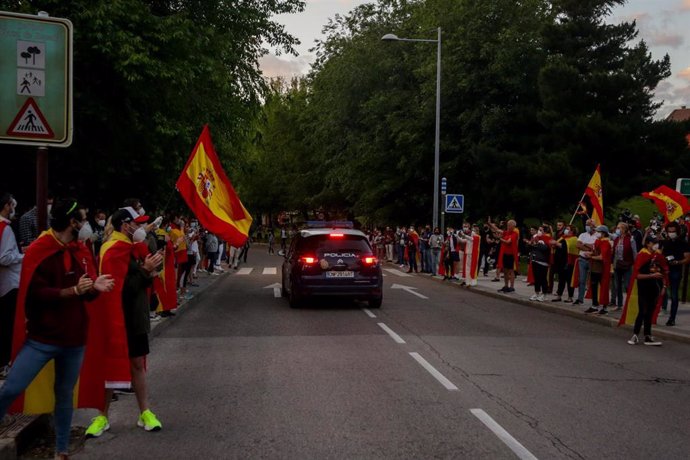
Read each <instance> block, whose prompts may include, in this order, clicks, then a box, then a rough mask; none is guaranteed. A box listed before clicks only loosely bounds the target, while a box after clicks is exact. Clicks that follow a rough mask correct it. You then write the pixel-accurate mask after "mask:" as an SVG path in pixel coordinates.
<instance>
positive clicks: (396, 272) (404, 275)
mask: <svg viewBox="0 0 690 460" xmlns="http://www.w3.org/2000/svg"><path fill="white" fill-rule="evenodd" d="M384 270H386V271H387V272H388V273H392V274H394V275H398V276H402V277H410V276H412V275H408V274H407V273H405V272H401V271H400V270H396V269H395V268H384Z"/></svg>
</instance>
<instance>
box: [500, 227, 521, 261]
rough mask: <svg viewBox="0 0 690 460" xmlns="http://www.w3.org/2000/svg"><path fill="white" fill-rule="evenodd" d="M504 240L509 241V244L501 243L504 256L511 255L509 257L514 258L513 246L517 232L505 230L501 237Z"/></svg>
mask: <svg viewBox="0 0 690 460" xmlns="http://www.w3.org/2000/svg"><path fill="white" fill-rule="evenodd" d="M501 238H502V239H504V240H508V242H507V243H506V242H503V241H501V245H502V246H503V254H504V255H509V256H511V255H512V256H514V255H515V253H514V252H513V244H514V240H515V238H517V233H515V230H505V231H504V232H503V235H502V236H501Z"/></svg>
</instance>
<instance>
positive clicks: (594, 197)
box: [585, 165, 604, 225]
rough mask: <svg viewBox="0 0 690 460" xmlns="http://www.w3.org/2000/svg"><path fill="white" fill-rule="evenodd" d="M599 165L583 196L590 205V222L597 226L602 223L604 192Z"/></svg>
mask: <svg viewBox="0 0 690 460" xmlns="http://www.w3.org/2000/svg"><path fill="white" fill-rule="evenodd" d="M600 168H601V165H597V169H596V170H595V171H594V174H593V175H592V178H591V179H590V181H589V184H587V188H586V189H585V195H587V196H588V197H589V201H590V203H591V204H592V220H593V221H594V223H595V224H597V225H602V224H603V223H604V190H603V188H602V187H601V169H600Z"/></svg>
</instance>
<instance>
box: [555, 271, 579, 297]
mask: <svg viewBox="0 0 690 460" xmlns="http://www.w3.org/2000/svg"><path fill="white" fill-rule="evenodd" d="M574 268H575V267H574V266H573V265H568V266H566V267H564V268H562V269H561V270H559V271H558V290H557V291H556V294H557V295H558V297H560V296H562V295H563V291H565V287H566V286H568V298H570V299H572V298H573V295H574V294H575V288H574V287H573V286H571V285H570V282H571V279H572V276H573V269H574Z"/></svg>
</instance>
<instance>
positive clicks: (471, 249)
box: [459, 226, 481, 286]
mask: <svg viewBox="0 0 690 460" xmlns="http://www.w3.org/2000/svg"><path fill="white" fill-rule="evenodd" d="M464 229H467V230H466V231H467V233H465V231H463V234H462V235H459V238H460V240H461V241H462V242H464V243H465V257H464V259H463V262H464V263H463V267H462V284H463V285H469V286H476V285H477V273H478V271H479V243H480V242H481V237H480V236H479V227H477V226H473V227H468V226H463V230H464Z"/></svg>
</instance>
